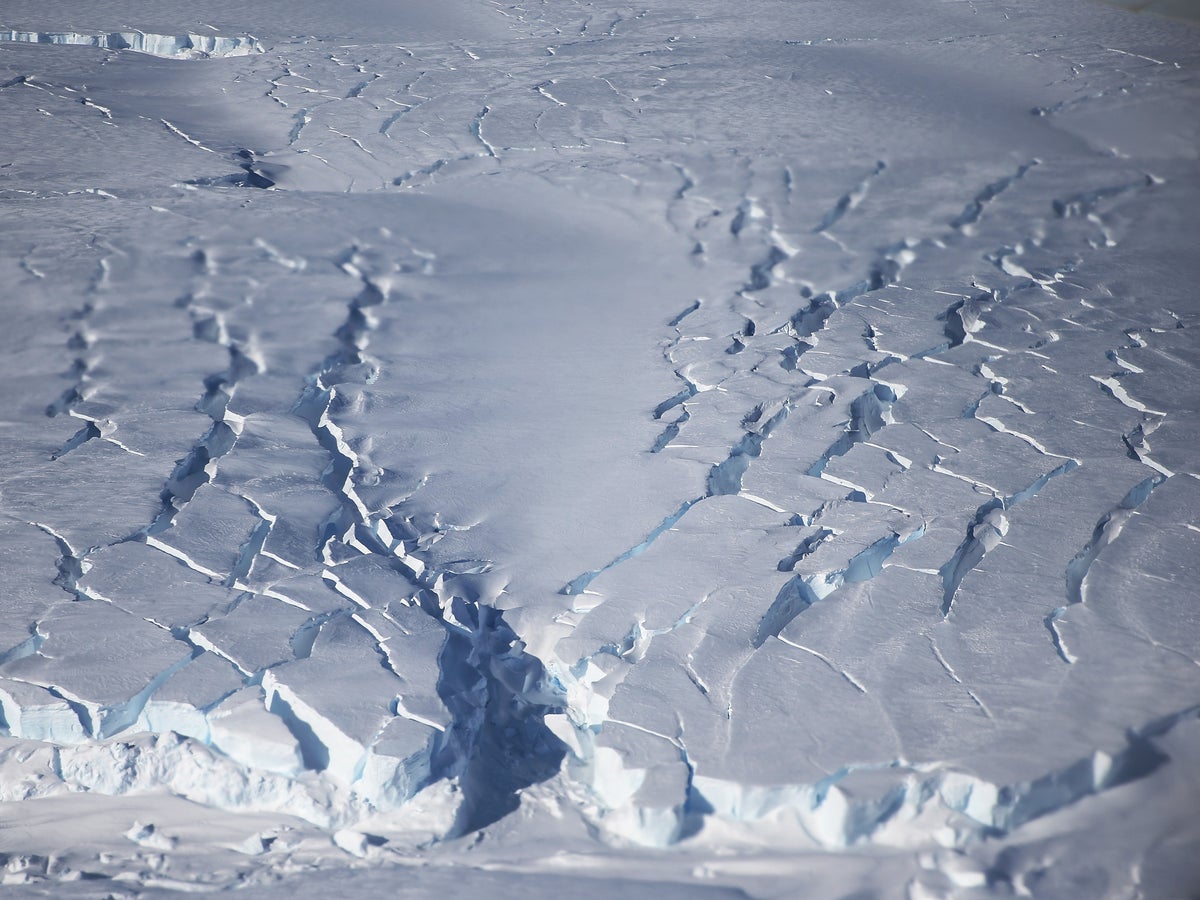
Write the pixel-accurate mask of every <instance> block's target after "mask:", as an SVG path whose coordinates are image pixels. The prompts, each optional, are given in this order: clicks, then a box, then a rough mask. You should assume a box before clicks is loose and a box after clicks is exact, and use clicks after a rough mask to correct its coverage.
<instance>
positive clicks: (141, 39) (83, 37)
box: [0, 30, 263, 59]
mask: <svg viewBox="0 0 1200 900" xmlns="http://www.w3.org/2000/svg"><path fill="white" fill-rule="evenodd" d="M0 41H13V42H16V43H22V44H77V45H81V46H84V47H100V48H102V49H104V50H132V51H134V52H135V53H148V54H149V55H151V56H161V57H163V58H165V59H212V58H214V57H225V56H249V55H250V54H251V53H262V52H263V48H262V45H261V44H260V43H259V42H258V40H257V38H254V37H252V36H250V35H243V36H240V37H219V36H217V35H204V34H180V35H170V34H150V33H148V32H145V31H110V32H107V33H105V34H81V33H79V32H75V31H12V30H8V31H0Z"/></svg>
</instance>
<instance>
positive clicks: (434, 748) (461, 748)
mask: <svg viewBox="0 0 1200 900" xmlns="http://www.w3.org/2000/svg"><path fill="white" fill-rule="evenodd" d="M418 259H419V260H420V268H421V269H423V270H424V269H427V268H428V265H430V263H431V260H430V259H429V258H428V257H424V258H421V257H420V255H418ZM343 268H344V269H345V270H346V271H347V272H348V273H349V274H352V275H355V276H356V277H358V278H360V280H361V281H362V282H363V290H362V291H361V292H360V294H359V295H358V296H357V297H356V298H355V299H354V300H352V301H351V302H350V304H349V310H348V314H347V318H346V321H345V322H344V324H343V325H342V326H341V328H339V330H338V332H337V334H336V337H337V339H338V341H339V344H340V347H339V350H337V351H336V352H335V353H334V354H332V355H331V356H329V357H328V358H327V359H326V360H325V361H324V362H323V363H322V365H321V367H320V368H319V370H318V371H317V372H316V373H315V374H314V375H313V376H312V377H311V378H310V382H309V385H308V386H307V387H306V389H305V391H304V393H303V394H302V396H301V398H300V400H299V401H298V403H297V406H296V410H295V411H296V412H297V414H299V415H300V416H301V417H302V418H304V419H305V420H306V421H307V422H308V423H309V426H310V428H311V429H312V431H313V434H314V436H315V437H316V439H317V441H318V443H319V444H320V445H321V446H322V447H323V448H324V449H325V450H326V451H327V452H328V453H329V455H330V460H331V463H330V466H329V468H328V469H327V470H326V479H325V481H326V485H327V486H328V487H329V488H330V489H331V490H332V491H333V492H334V494H335V495H336V496H338V497H339V498H340V499H341V502H340V504H339V506H338V507H337V508H336V509H335V510H334V512H333V513H332V514H331V515H330V517H329V519H328V520H327V522H326V526H325V528H324V530H323V532H322V536H321V543H320V546H319V547H318V553H319V555H320V556H321V557H322V558H324V559H325V560H326V562H327V564H335V563H336V559H335V554H334V553H333V551H334V548H335V547H337V548H338V553H337V554H336V556H337V558H342V557H341V554H342V552H348V553H349V554H350V555H351V556H353V555H355V554H368V555H374V556H377V557H379V558H381V559H384V560H385V561H387V562H388V563H389V564H390V565H392V566H393V567H395V568H396V569H397V570H398V571H399V572H401V574H403V575H404V577H405V578H406V579H408V580H409V581H410V582H411V583H413V584H414V585H416V586H417V592H416V594H415V596H414V598H413V600H414V602H415V603H416V605H417V606H418V607H419V608H420V609H421V610H422V611H424V612H425V613H426V614H427V615H429V616H430V617H432V618H433V619H435V620H436V621H437V622H439V623H440V624H441V625H442V626H443V627H444V628H445V630H446V639H445V643H444V645H443V647H442V651H441V653H440V655H439V659H438V665H439V670H440V677H439V683H438V692H439V694H440V696H441V698H442V701H443V703H444V704H445V706H446V708H447V710H448V711H449V712H450V714H451V725H450V727H449V728H447V729H446V730H444V731H442V732H440V733H438V734H437V735H435V736H434V737H433V738H432V739H431V743H430V746H429V748H428V751H427V753H428V758H429V769H428V777H429V778H430V779H433V780H437V779H442V778H455V779H457V780H458V783H459V787H460V790H461V795H462V802H461V804H460V808H459V812H458V816H457V819H456V821H455V823H454V826H453V828H452V831H451V836H453V835H457V834H463V833H467V832H469V831H472V830H475V829H477V828H480V827H483V826H484V825H487V824H489V823H490V822H492V821H495V820H496V819H498V818H500V817H502V816H504V815H506V814H508V813H509V812H511V811H512V810H513V809H515V808H516V806H517V805H518V803H519V800H518V799H517V793H518V791H519V790H520V789H521V788H524V787H526V786H528V785H530V784H532V783H534V782H536V781H540V780H544V779H545V778H548V777H550V776H551V775H552V774H553V773H554V772H556V771H557V769H558V766H559V763H560V761H561V759H562V753H563V750H562V746H561V743H560V742H559V741H558V739H557V738H556V737H554V735H553V734H552V733H551V732H550V731H549V730H548V729H547V728H546V727H545V725H544V724H543V718H544V716H545V715H546V713H547V712H549V711H553V710H557V709H558V708H559V706H560V704H561V699H562V698H561V692H560V691H558V690H557V689H556V688H555V687H554V685H553V683H552V681H551V679H550V678H549V677H548V676H547V674H546V672H545V669H544V667H543V666H542V664H541V662H540V661H539V660H537V659H536V658H535V657H533V656H531V655H529V654H528V653H526V652H525V650H524V645H523V644H522V642H521V641H520V640H519V638H518V637H517V635H516V634H515V632H513V631H512V629H511V628H510V627H509V626H508V625H507V624H506V623H505V621H504V617H503V614H502V613H501V612H500V611H499V610H497V609H495V608H494V607H492V606H490V605H489V604H488V603H487V602H486V600H487V599H488V598H485V597H482V596H480V595H479V594H478V593H477V592H475V591H473V590H472V589H471V587H470V585H469V584H468V583H466V582H460V581H459V580H458V579H457V578H456V576H455V574H454V573H453V572H452V571H450V570H445V571H442V570H438V569H437V568H436V567H434V566H431V565H429V564H428V562H427V561H426V559H425V558H424V553H423V549H422V548H424V547H427V546H428V545H429V544H430V543H431V542H432V540H436V538H437V536H438V535H437V534H436V533H432V534H427V533H423V532H422V531H421V530H420V529H419V528H417V527H416V526H415V525H414V523H413V522H412V521H411V520H408V519H401V518H400V517H398V516H396V515H395V511H394V510H382V511H373V510H370V509H369V508H368V506H367V504H366V503H365V502H364V501H363V499H362V498H361V497H360V496H359V495H358V493H357V490H356V488H355V482H356V478H357V476H358V474H359V468H360V466H361V460H360V458H359V456H358V454H356V453H355V451H354V450H353V449H352V448H351V447H350V446H349V444H348V443H347V442H346V440H345V438H344V436H343V433H342V431H341V428H340V427H339V426H338V425H337V423H336V422H335V421H334V419H333V417H332V410H333V408H334V406H335V403H336V400H337V393H338V388H337V384H338V383H342V382H345V381H350V380H355V381H359V382H360V383H365V382H367V381H369V380H370V379H372V378H373V377H374V367H373V366H372V361H371V358H370V356H369V354H368V352H367V350H368V346H369V342H370V336H371V332H372V331H373V330H374V328H375V322H374V319H373V318H372V313H371V310H372V309H374V308H375V307H378V306H382V305H384V304H386V303H388V302H389V300H390V298H391V296H392V292H393V286H394V284H393V280H392V276H390V275H388V276H384V275H381V273H379V272H378V271H372V266H371V261H370V260H368V259H365V258H363V256H362V255H361V254H357V253H352V254H351V255H350V256H349V257H348V259H347V260H346V261H344V263H343ZM408 271H411V270H408V269H405V268H404V267H401V269H400V270H399V272H397V273H393V274H404V273H406V272H408ZM380 653H381V663H382V665H383V666H384V667H385V668H387V669H389V670H391V671H393V673H394V674H398V673H395V671H394V670H393V669H391V661H390V657H389V656H388V654H387V653H386V651H385V650H384V649H383V648H382V646H380ZM293 711H294V710H293ZM397 714H400V710H399V707H398V708H397Z"/></svg>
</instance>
